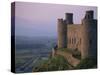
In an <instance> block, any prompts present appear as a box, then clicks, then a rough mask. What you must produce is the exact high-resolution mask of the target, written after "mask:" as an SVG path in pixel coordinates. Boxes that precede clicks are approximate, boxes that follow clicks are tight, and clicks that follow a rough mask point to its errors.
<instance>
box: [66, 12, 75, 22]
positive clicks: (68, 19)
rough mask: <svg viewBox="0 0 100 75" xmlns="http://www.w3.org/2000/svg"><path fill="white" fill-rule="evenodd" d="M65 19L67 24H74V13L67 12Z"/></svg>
mask: <svg viewBox="0 0 100 75" xmlns="http://www.w3.org/2000/svg"><path fill="white" fill-rule="evenodd" d="M65 20H66V23H67V24H73V13H66V18H65Z"/></svg>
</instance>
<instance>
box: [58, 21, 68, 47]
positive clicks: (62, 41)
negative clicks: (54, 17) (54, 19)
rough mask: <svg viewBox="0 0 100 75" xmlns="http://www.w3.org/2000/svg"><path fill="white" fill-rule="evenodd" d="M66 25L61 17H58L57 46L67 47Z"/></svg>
mask: <svg viewBox="0 0 100 75" xmlns="http://www.w3.org/2000/svg"><path fill="white" fill-rule="evenodd" d="M66 33H67V25H66V24H65V21H63V19H58V48H66V47H67V35H66Z"/></svg>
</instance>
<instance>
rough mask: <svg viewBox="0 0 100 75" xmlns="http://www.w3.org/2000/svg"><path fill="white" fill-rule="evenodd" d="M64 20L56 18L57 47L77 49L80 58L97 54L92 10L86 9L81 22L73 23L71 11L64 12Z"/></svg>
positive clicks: (95, 21)
mask: <svg viewBox="0 0 100 75" xmlns="http://www.w3.org/2000/svg"><path fill="white" fill-rule="evenodd" d="M65 17H66V18H65V20H63V19H58V48H68V49H72V50H78V51H79V52H80V53H81V58H82V59H84V58H87V57H96V55H97V20H96V19H94V12H93V11H92V10H89V11H86V14H85V16H84V18H83V19H82V20H81V24H74V23H73V13H66V14H65Z"/></svg>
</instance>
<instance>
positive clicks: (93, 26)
mask: <svg viewBox="0 0 100 75" xmlns="http://www.w3.org/2000/svg"><path fill="white" fill-rule="evenodd" d="M96 30H97V20H95V19H94V18H93V11H92V10H90V11H86V15H85V17H84V19H83V20H82V29H81V34H82V48H81V55H82V59H84V58H87V57H95V56H96V54H97V53H96V50H97V49H96V48H97V47H96V46H97V40H96V39H97V34H96V33H97V32H96Z"/></svg>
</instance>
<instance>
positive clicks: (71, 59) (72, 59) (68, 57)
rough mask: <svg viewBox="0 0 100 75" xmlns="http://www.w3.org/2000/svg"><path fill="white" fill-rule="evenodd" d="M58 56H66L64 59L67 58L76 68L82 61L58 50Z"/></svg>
mask: <svg viewBox="0 0 100 75" xmlns="http://www.w3.org/2000/svg"><path fill="white" fill-rule="evenodd" d="M57 54H58V55H62V56H64V58H65V59H66V60H67V61H68V62H69V63H70V64H71V65H72V66H76V65H77V64H78V63H79V62H80V60H78V59H76V58H74V57H73V56H72V54H71V53H67V52H62V51H60V50H58V51H57Z"/></svg>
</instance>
